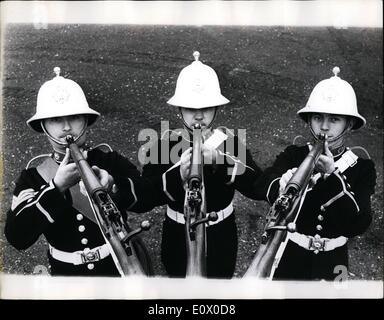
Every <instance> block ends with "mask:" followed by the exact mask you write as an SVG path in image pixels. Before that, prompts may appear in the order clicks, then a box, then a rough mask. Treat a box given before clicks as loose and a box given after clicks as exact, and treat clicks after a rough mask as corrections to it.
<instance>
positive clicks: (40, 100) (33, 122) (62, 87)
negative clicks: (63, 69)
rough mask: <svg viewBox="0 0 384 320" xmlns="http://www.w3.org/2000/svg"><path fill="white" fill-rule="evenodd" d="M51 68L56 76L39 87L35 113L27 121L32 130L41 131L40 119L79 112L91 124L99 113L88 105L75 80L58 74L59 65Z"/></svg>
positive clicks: (77, 113)
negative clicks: (85, 116) (86, 117)
mask: <svg viewBox="0 0 384 320" xmlns="http://www.w3.org/2000/svg"><path fill="white" fill-rule="evenodd" d="M53 70H54V72H55V74H56V76H55V77H54V78H53V79H52V80H49V81H47V82H45V83H44V84H43V85H42V86H41V87H40V90H39V93H38V94H37V105H36V113H35V115H34V116H33V117H32V118H30V119H29V120H28V121H27V124H28V125H29V126H30V127H31V128H32V129H33V130H35V131H37V132H43V129H42V127H41V124H40V122H41V120H43V119H48V118H55V117H65V116H72V115H79V114H84V115H87V116H88V122H87V123H88V125H91V124H93V123H94V122H95V121H96V119H97V118H98V117H99V116H100V113H98V112H97V111H95V110H92V109H91V108H90V107H89V106H88V102H87V99H86V98H85V95H84V92H83V90H82V89H81V87H80V86H79V85H78V84H77V83H76V82H75V81H72V80H70V79H65V78H63V77H62V76H60V68H59V67H55V68H54V69H53Z"/></svg>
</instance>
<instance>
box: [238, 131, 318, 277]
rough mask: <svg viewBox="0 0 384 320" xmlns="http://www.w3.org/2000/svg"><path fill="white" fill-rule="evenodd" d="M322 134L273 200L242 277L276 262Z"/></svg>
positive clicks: (263, 272) (264, 273) (267, 273)
mask: <svg viewBox="0 0 384 320" xmlns="http://www.w3.org/2000/svg"><path fill="white" fill-rule="evenodd" d="M325 141H326V136H325V135H320V136H319V139H318V141H317V142H316V144H315V145H314V146H313V148H312V149H311V151H310V152H309V153H308V155H307V156H306V157H305V159H304V160H303V162H302V163H301V164H300V166H299V167H298V169H297V170H296V172H295V173H294V174H293V176H292V178H291V179H290V180H289V182H288V183H287V185H286V187H285V189H284V191H283V193H281V194H280V195H279V197H278V198H277V199H276V201H275V202H274V203H273V205H272V206H271V208H270V209H269V212H268V214H267V216H266V220H267V222H266V225H265V227H264V233H263V234H262V236H261V244H260V247H259V249H258V250H257V252H256V255H255V257H254V258H253V260H252V263H251V265H250V266H249V268H248V270H247V271H246V273H245V275H244V276H245V277H247V276H253V277H257V278H268V277H271V276H272V275H271V271H272V269H273V268H276V267H277V265H276V264H277V263H278V262H279V261H278V260H277V259H276V255H277V253H278V250H279V248H280V246H281V245H282V244H283V243H284V242H285V240H287V239H286V238H287V236H288V234H287V232H295V231H296V225H295V223H294V222H293V221H296V217H297V215H298V214H299V211H300V207H301V204H300V203H301V199H302V197H303V194H304V192H305V190H306V188H307V186H308V183H309V181H310V178H311V175H312V173H313V170H314V169H315V165H316V162H317V160H318V158H319V157H320V155H321V154H322V153H323V150H324V143H325ZM274 264H275V265H274Z"/></svg>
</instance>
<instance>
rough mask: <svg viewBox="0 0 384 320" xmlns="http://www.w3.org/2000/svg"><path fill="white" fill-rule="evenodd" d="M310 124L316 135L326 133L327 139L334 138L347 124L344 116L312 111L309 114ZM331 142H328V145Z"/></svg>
mask: <svg viewBox="0 0 384 320" xmlns="http://www.w3.org/2000/svg"><path fill="white" fill-rule="evenodd" d="M310 125H311V127H312V130H313V132H314V133H315V134H316V135H319V134H321V133H322V134H326V135H327V136H328V139H332V138H336V137H338V136H339V135H340V134H342V133H343V132H344V130H345V129H346V126H347V125H348V119H347V117H346V116H343V115H338V114H330V113H313V114H312V115H311V116H310ZM331 146H332V142H330V147H331Z"/></svg>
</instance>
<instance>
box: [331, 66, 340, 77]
mask: <svg viewBox="0 0 384 320" xmlns="http://www.w3.org/2000/svg"><path fill="white" fill-rule="evenodd" d="M332 72H333V74H334V75H335V77H337V75H338V74H339V73H340V68H339V67H334V68H333V69H332Z"/></svg>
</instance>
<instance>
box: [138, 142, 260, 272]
mask: <svg viewBox="0 0 384 320" xmlns="http://www.w3.org/2000/svg"><path fill="white" fill-rule="evenodd" d="M190 140H192V138H191V139H190ZM179 142H180V140H179V141H176V142H175V141H169V140H168V139H163V140H159V141H158V142H157V144H155V146H154V147H153V150H158V154H159V158H158V159H157V160H158V164H156V163H149V164H146V165H145V166H144V167H143V176H144V177H148V178H151V179H152V180H153V181H156V188H157V190H159V193H160V194H161V197H160V199H159V200H160V202H159V203H158V204H159V205H164V204H167V205H168V206H169V207H170V208H171V209H172V210H174V211H177V212H179V213H181V214H183V207H184V200H185V189H184V188H183V183H182V179H181V176H180V165H176V166H175V167H173V168H172V166H173V165H174V163H163V164H162V163H160V160H161V153H162V152H163V159H164V153H167V155H169V154H172V148H173V147H175V146H176V144H177V143H179ZM168 144H169V147H168ZM191 146H192V145H191ZM229 146H231V147H229ZM187 147H189V144H188V145H187ZM242 147H243V149H242V150H244V156H243V157H242V158H245V159H243V160H242V161H243V162H245V163H244V164H246V165H247V166H249V167H250V168H246V167H244V164H241V163H238V166H239V167H238V168H239V169H240V171H238V172H239V173H240V172H241V170H243V172H242V174H240V175H235V174H234V175H232V173H234V172H233V171H231V169H233V168H234V162H233V161H232V160H230V159H229V158H228V157H225V158H224V157H222V158H221V160H223V161H221V164H220V161H218V164H205V165H204V169H203V175H204V186H205V198H206V209H207V213H209V212H213V211H214V212H218V211H220V210H223V209H225V208H227V207H228V206H229V205H230V204H231V202H232V200H233V197H234V192H235V190H238V191H240V192H241V193H242V194H243V195H245V196H249V195H251V194H252V195H253V193H252V191H253V190H252V182H253V181H254V180H255V179H257V177H258V176H259V175H260V173H261V170H260V169H259V167H258V166H257V165H256V163H255V162H254V161H253V160H252V156H251V154H250V152H249V151H248V150H246V148H245V146H243V145H242ZM156 148H158V149H156ZM219 149H220V150H222V151H223V152H227V151H228V152H230V153H231V155H233V156H239V150H240V149H239V141H238V139H237V138H236V137H234V138H230V137H229V138H228V139H227V140H226V141H225V142H224V143H223V144H222V145H221V146H220V147H219ZM184 150H185V149H184ZM181 153H182V151H181V150H180V151H179V152H178V153H176V154H178V157H177V159H176V161H175V160H174V161H175V162H177V161H178V160H179V159H180V156H181ZM165 158H167V157H165ZM240 158H241V157H240ZM171 160H172V159H171ZM170 162H171V161H170ZM240 166H241V168H240ZM206 235H207V238H206V243H207V276H208V277H211V278H230V277H232V276H233V273H234V270H235V264H236V257H237V241H238V239H237V227H236V222H235V215H234V213H232V214H230V215H229V216H228V217H226V218H225V219H224V220H222V221H220V222H218V223H216V224H213V225H209V226H207V228H206ZM161 258H162V262H163V264H164V266H165V269H166V271H167V273H168V275H170V276H171V277H185V275H186V262H187V256H186V241H185V225H184V223H180V222H176V221H175V220H174V219H171V218H170V217H169V216H168V215H166V217H165V220H164V223H163V234H162V245H161Z"/></svg>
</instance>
